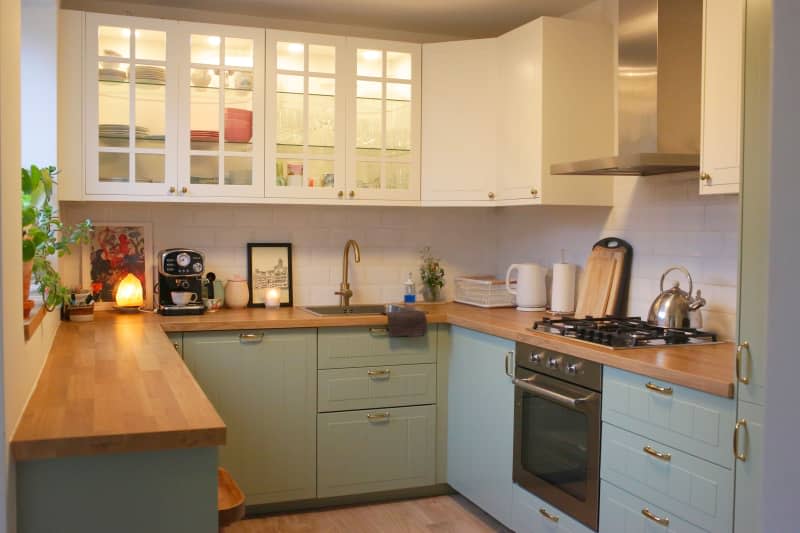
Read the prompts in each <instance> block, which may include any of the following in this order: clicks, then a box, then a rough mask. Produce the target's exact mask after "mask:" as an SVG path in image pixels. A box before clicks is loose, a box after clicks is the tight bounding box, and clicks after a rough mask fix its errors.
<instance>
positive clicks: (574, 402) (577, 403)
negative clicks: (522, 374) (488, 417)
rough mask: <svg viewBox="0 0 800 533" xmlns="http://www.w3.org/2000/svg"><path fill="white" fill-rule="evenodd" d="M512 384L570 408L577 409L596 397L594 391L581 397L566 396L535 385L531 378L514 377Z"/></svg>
mask: <svg viewBox="0 0 800 533" xmlns="http://www.w3.org/2000/svg"><path fill="white" fill-rule="evenodd" d="M514 385H515V386H517V387H519V388H520V389H522V390H524V391H527V392H530V393H531V394H533V395H536V396H539V397H540V398H544V399H545V400H550V401H551V402H554V403H557V404H559V405H562V406H564V407H569V408H571V409H579V408H580V407H581V406H582V405H583V404H585V403H587V402H590V401H592V400H594V399H595V398H596V397H597V394H596V393H594V392H593V393H591V394H588V395H586V396H583V397H581V398H575V397H572V396H567V395H565V394H561V393H559V392H556V391H554V390H552V389H548V388H546V387H542V386H541V385H536V384H535V383H533V380H532V378H523V379H519V378H514Z"/></svg>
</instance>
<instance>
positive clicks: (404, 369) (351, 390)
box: [317, 364, 436, 413]
mask: <svg viewBox="0 0 800 533" xmlns="http://www.w3.org/2000/svg"><path fill="white" fill-rule="evenodd" d="M317 397H318V398H319V400H318V401H319V411H320V412H321V413H323V412H327V411H346V410H353V409H371V408H375V407H401V406H404V405H424V404H431V403H436V365H434V364H425V365H395V366H377V367H371V366H368V367H363V368H334V369H330V370H320V371H319V377H318V393H317Z"/></svg>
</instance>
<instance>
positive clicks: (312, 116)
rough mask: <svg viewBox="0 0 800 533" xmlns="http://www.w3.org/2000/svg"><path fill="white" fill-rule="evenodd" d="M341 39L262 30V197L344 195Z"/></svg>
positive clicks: (344, 96) (344, 85) (343, 62)
mask: <svg viewBox="0 0 800 533" xmlns="http://www.w3.org/2000/svg"><path fill="white" fill-rule="evenodd" d="M345 43H346V39H345V38H344V37H333V36H327V35H314V34H307V33H298V32H281V31H273V30H268V31H267V47H266V58H267V104H266V109H267V113H266V116H267V150H266V151H267V154H268V155H267V164H266V176H267V196H268V197H275V198H315V199H337V198H343V197H344V190H345V186H346V185H345V180H346V174H345V168H346V167H345V159H346V154H347V151H346V148H345V144H346V139H347V137H346V133H345V132H346V131H347V130H346V121H347V92H346V91H347V83H345V82H344V79H345V74H346V72H347V69H348V67H347V52H346V46H345Z"/></svg>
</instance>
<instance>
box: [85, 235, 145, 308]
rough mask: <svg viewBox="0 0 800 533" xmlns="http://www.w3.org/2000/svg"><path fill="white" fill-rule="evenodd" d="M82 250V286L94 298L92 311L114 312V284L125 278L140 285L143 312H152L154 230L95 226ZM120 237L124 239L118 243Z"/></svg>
mask: <svg viewBox="0 0 800 533" xmlns="http://www.w3.org/2000/svg"><path fill="white" fill-rule="evenodd" d="M93 226H94V231H93V232H92V236H91V238H90V241H89V243H88V244H84V245H82V247H81V286H82V288H85V289H89V290H91V292H92V295H94V296H95V297H96V300H95V310H98V311H107V310H111V309H113V308H114V305H115V302H114V290H115V287H116V284H117V283H119V281H120V280H121V279H122V278H123V277H125V275H126V274H128V273H131V274H134V275H135V276H136V277H137V278H139V281H141V282H142V292H143V296H144V304H143V305H142V308H143V309H152V308H153V289H154V287H153V279H152V275H153V274H152V273H153V226H152V224H150V223H149V222H96V223H94V224H93ZM120 237H124V238H122V239H120Z"/></svg>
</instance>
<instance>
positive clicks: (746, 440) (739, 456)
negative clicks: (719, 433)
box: [733, 418, 750, 463]
mask: <svg viewBox="0 0 800 533" xmlns="http://www.w3.org/2000/svg"><path fill="white" fill-rule="evenodd" d="M742 428H744V451H743V452H741V453H739V430H740V429H742ZM749 447H750V431H749V430H748V429H747V420H745V419H744V418H742V419H740V420H737V421H736V425H735V426H734V427H733V456H734V457H735V458H737V459H738V460H740V461H741V462H743V463H744V462H746V461H747V449H748V448H749Z"/></svg>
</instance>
